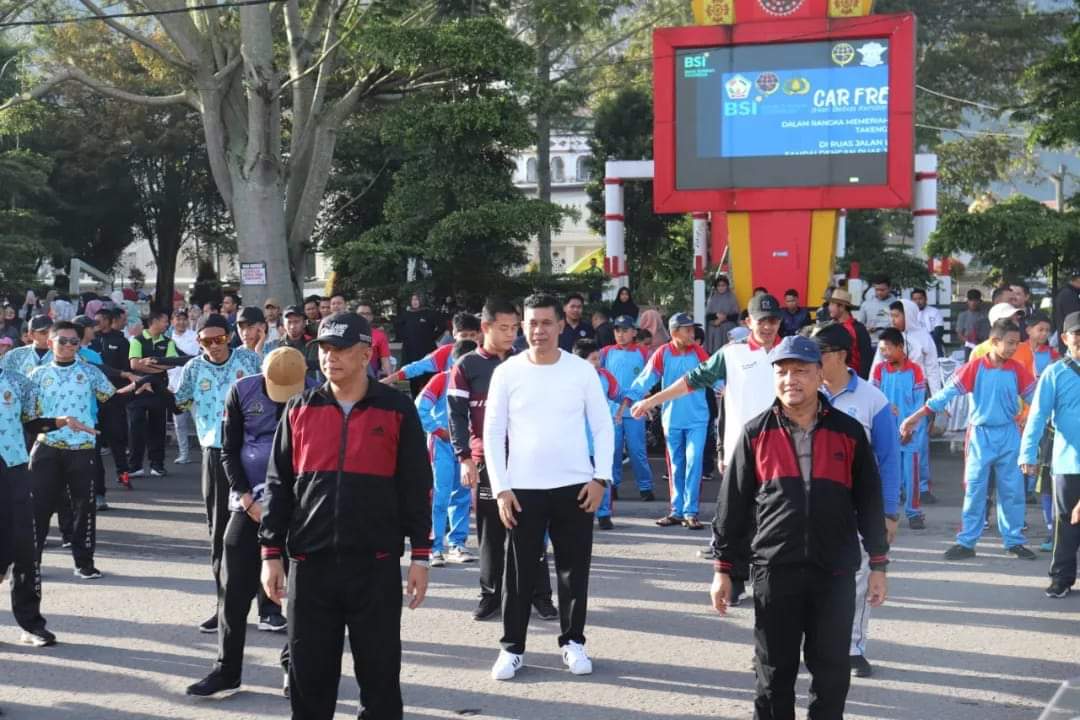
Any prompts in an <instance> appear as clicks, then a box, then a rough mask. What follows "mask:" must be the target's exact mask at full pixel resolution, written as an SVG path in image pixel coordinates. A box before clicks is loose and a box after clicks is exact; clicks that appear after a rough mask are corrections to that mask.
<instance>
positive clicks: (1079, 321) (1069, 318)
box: [1061, 310, 1080, 333]
mask: <svg viewBox="0 0 1080 720" xmlns="http://www.w3.org/2000/svg"><path fill="white" fill-rule="evenodd" d="M1061 332H1063V333H1074V332H1080V310H1078V311H1076V312H1071V313H1069V314H1068V315H1066V316H1065V322H1063V323H1062V324H1061Z"/></svg>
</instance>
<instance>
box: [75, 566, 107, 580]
mask: <svg viewBox="0 0 1080 720" xmlns="http://www.w3.org/2000/svg"><path fill="white" fill-rule="evenodd" d="M75 577H77V578H79V579H80V580H97V579H98V578H99V577H101V571H100V570H98V569H97V568H96V567H94V566H92V565H91V566H90V567H86V568H75Z"/></svg>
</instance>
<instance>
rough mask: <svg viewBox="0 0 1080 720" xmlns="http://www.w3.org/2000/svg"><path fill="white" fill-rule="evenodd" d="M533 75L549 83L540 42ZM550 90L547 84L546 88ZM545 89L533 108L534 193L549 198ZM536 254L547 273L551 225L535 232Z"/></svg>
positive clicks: (546, 60) (546, 52) (545, 54)
mask: <svg viewBox="0 0 1080 720" xmlns="http://www.w3.org/2000/svg"><path fill="white" fill-rule="evenodd" d="M536 55H537V61H536V75H537V79H538V80H539V81H540V85H541V86H543V87H547V88H549V86H550V83H551V49H550V48H548V47H547V45H545V44H543V43H541V44H540V45H539V46H538V47H537V50H536ZM549 90H550V88H549ZM548 100H549V98H548V97H547V92H542V93H541V103H540V106H539V107H538V108H537V111H536V197H537V198H539V199H540V200H542V201H544V202H551V116H550V114H549V112H548V107H547V103H548ZM537 247H538V252H539V255H540V272H541V273H542V274H544V275H550V274H551V227H550V226H548V225H544V226H543V227H541V228H540V232H539V234H538V235H537Z"/></svg>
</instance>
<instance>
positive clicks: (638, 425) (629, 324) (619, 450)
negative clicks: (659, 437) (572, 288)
mask: <svg viewBox="0 0 1080 720" xmlns="http://www.w3.org/2000/svg"><path fill="white" fill-rule="evenodd" d="M634 324H635V323H634V318H632V317H630V316H629V315H620V316H619V317H617V318H615V322H614V323H613V326H614V328H615V344H614V345H608V346H607V347H604V348H601V349H600V356H599V359H600V367H601V368H603V369H604V370H607V371H608V372H609V373H611V374H612V375H613V376H614V377H615V381H616V382H617V383H618V384H619V387H621V388H628V387H630V386H631V385H633V384H634V380H636V379H637V376H638V375H640V374H641V371H642V370H644V369H645V364H646V363H647V362H648V361H649V351H648V350H646V349H645V347H643V346H642V345H640V344H638V343H637V342H636V336H637V333H638V330H637V329H636V328H635V327H634ZM645 423H646V420H645V419H644V418H642V419H641V420H636V419H634V418H633V417H632V416H631V415H630V413H624V414H623V419H622V422H621V423H616V424H615V460H614V465H613V466H612V469H611V473H612V481H611V484H612V487H613V488H614V489H613V494H614V495H615V497H616V498H618V490H619V484H620V483H621V482H622V454H623V448H624V447H625V448H626V452H627V455H629V458H630V468H631V469H632V470H633V471H634V480H636V481H637V486H638V492H639V493H641V499H642V500H644V501H646V502H651V501H653V500H655V499H656V496H655V495H654V494H653V481H652V469H651V468H650V467H649V453H648V447H647V444H646V442H645Z"/></svg>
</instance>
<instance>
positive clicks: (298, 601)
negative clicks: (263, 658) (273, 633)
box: [288, 553, 402, 720]
mask: <svg viewBox="0 0 1080 720" xmlns="http://www.w3.org/2000/svg"><path fill="white" fill-rule="evenodd" d="M288 588H289V604H288V614H289V618H288V619H289V655H290V663H289V698H290V703H291V705H292V717H293V718H294V719H295V720H331V719H332V718H333V717H334V710H335V708H336V706H337V692H338V683H339V681H340V679H341V651H342V648H343V646H344V634H345V629H346V628H348V630H349V646H350V648H351V650H352V657H353V670H354V672H355V674H356V682H357V684H358V685H359V686H360V704H361V706H362V707H363V708H364V710H363V713H362V714H361V715H360V717H361V718H364V719H365V720H401V717H402V702H401V681H400V675H401V601H402V590H401V566H400V565H399V560H398V558H397V556H395V555H393V554H391V555H389V556H388V557H385V558H381V559H376V558H374V557H371V558H361V557H355V556H352V557H349V556H341V555H333V554H329V553H328V554H327V555H324V556H319V557H309V558H307V559H306V560H302V561H297V560H292V561H291V563H290V572H289V582H288Z"/></svg>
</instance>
